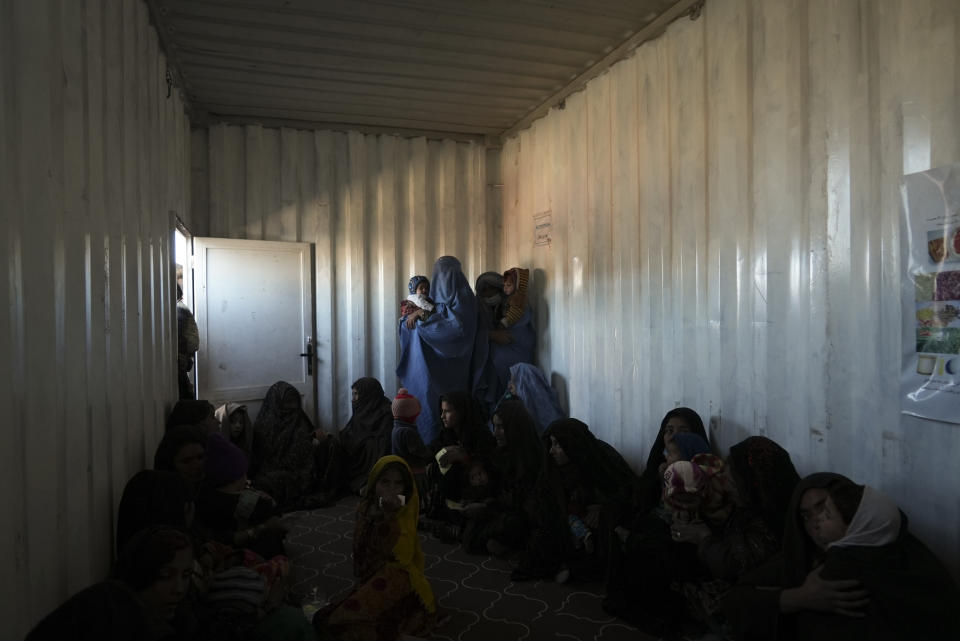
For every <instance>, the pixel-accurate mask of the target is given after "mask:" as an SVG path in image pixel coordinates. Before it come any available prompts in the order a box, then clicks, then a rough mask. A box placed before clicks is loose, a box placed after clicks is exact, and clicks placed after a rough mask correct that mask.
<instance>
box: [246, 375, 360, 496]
mask: <svg viewBox="0 0 960 641" xmlns="http://www.w3.org/2000/svg"><path fill="white" fill-rule="evenodd" d="M284 401H286V403H285V402H284ZM253 430H254V443H253V444H254V447H255V448H256V449H255V451H254V452H253V458H254V459H255V460H257V461H258V462H259V468H258V470H257V475H256V476H255V477H254V479H253V484H254V485H255V486H256V487H258V488H260V489H262V490H264V491H265V492H267V493H268V494H269V495H270V496H272V497H273V498H274V500H276V502H277V504H278V505H279V506H280V508H281V509H282V510H291V509H311V508H314V507H320V506H322V505H325V504H328V503H329V502H330V501H331V500H332V499H334V498H336V494H337V493H338V491H339V483H340V481H341V479H342V474H341V473H340V466H341V464H342V456H341V454H340V449H339V443H338V442H337V440H336V439H335V438H333V437H331V436H328V437H326V438H324V439H322V440H320V441H319V442H317V441H316V438H315V434H314V431H315V430H314V427H313V423H312V422H311V421H310V419H309V417H307V415H306V413H305V412H304V411H303V409H301V407H300V393H299V392H298V391H297V390H296V388H294V387H293V386H292V385H290V384H289V383H285V382H283V381H279V382H277V383H274V384H273V386H271V387H270V389H269V390H267V396H266V398H264V399H263V405H261V406H260V413H259V414H257V420H256V421H255V422H254V425H253Z"/></svg>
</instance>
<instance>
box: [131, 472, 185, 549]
mask: <svg viewBox="0 0 960 641" xmlns="http://www.w3.org/2000/svg"><path fill="white" fill-rule="evenodd" d="M193 516H194V489H193V488H192V487H191V486H190V485H189V484H188V483H187V482H186V481H185V480H184V479H183V478H182V477H181V476H180V475H179V474H177V473H175V472H172V471H159V472H158V471H156V470H143V471H141V472H137V473H136V474H134V475H133V477H132V478H131V479H130V480H129V481H127V485H126V487H124V488H123V496H122V497H121V498H120V507H119V509H118V510H117V553H119V552H120V550H122V549H123V547H124V546H125V545H126V544H127V541H129V540H130V538H131V537H132V536H133V535H134V534H136V533H137V532H139V531H140V530H143V529H146V528H148V527H154V526H158V525H167V526H170V527H175V528H183V529H189V528H190V527H191V525H192V524H193Z"/></svg>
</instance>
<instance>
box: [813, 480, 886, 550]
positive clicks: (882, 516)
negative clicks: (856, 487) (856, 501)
mask: <svg viewBox="0 0 960 641" xmlns="http://www.w3.org/2000/svg"><path fill="white" fill-rule="evenodd" d="M899 536H900V508H898V507H897V504H896V503H894V502H893V499H891V498H890V497H889V496H887V495H886V494H883V493H881V492H880V491H878V490H875V489H873V488H872V487H870V486H869V485H865V486H864V487H863V498H862V499H860V506H859V507H858V508H857V513H856V514H854V515H853V519H851V520H850V525H849V526H848V527H847V533H846V534H845V535H844V536H843V538H842V539H840V540H838V541H834V542H833V543H830V544H829V545H828V546H827V547H828V548H829V547H841V548H846V547H857V546H869V547H879V546H881V545H887V544H889V543H893V542H894V541H896V540H897V538H898V537H899Z"/></svg>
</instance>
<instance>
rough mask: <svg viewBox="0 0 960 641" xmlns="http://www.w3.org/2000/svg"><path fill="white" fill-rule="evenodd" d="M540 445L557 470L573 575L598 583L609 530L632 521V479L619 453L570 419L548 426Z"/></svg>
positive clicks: (636, 480) (633, 484) (611, 532)
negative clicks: (570, 546) (596, 580)
mask: <svg viewBox="0 0 960 641" xmlns="http://www.w3.org/2000/svg"><path fill="white" fill-rule="evenodd" d="M543 444H544V447H546V448H547V449H548V451H549V453H550V456H551V458H552V460H553V462H554V464H555V465H556V466H557V469H558V470H559V471H560V477H561V479H562V481H563V488H564V495H565V501H566V515H567V519H568V521H569V522H570V529H571V532H572V534H573V536H574V539H575V540H574V542H573V545H574V549H575V550H576V551H575V552H574V554H573V557H572V558H571V559H570V561H569V565H570V569H571V571H572V572H573V573H574V575H578V574H579V575H583V576H586V577H593V578H599V576H601V575H602V574H603V572H604V570H605V563H604V559H605V558H606V556H607V553H608V551H609V550H608V547H609V545H608V544H609V542H610V541H611V536H612V535H613V531H614V528H616V527H617V526H619V525H622V524H625V521H626V520H627V519H629V518H631V517H632V513H631V508H632V501H633V497H634V495H635V493H636V486H637V482H638V479H637V476H636V474H634V473H633V470H632V469H630V465H629V464H628V463H627V462H626V461H625V460H624V459H623V457H622V456H621V455H620V453H619V452H618V451H617V450H616V449H614V448H613V447H611V446H610V445H609V444H608V443H605V442H604V441H601V440H600V439H598V438H597V437H595V436H594V435H593V433H591V432H590V428H588V427H587V426H586V424H585V423H583V422H581V421H578V420H577V419H575V418H566V419H561V420H559V421H554V422H553V423H551V424H550V426H549V427H547V429H546V431H545V432H544V433H543Z"/></svg>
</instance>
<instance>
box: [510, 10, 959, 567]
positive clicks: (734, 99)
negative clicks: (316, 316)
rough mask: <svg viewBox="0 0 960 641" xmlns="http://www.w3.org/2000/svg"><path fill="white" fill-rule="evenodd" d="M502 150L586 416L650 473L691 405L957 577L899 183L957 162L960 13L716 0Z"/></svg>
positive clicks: (949, 501)
mask: <svg viewBox="0 0 960 641" xmlns="http://www.w3.org/2000/svg"><path fill="white" fill-rule="evenodd" d="M502 158H503V173H504V183H505V187H504V191H505V193H504V200H505V202H504V214H503V216H504V250H503V251H504V258H505V261H506V262H513V263H519V264H522V265H528V266H530V267H532V268H534V269H535V270H536V271H535V278H536V288H537V289H538V290H539V291H541V292H542V296H541V298H540V300H539V308H538V314H537V317H538V321H539V328H540V343H539V349H540V359H541V363H542V365H543V366H544V368H545V369H546V370H547V371H548V373H549V372H552V373H553V374H554V375H555V377H556V378H557V380H558V381H559V382H560V383H562V386H563V387H565V388H566V389H567V390H568V396H569V404H570V409H571V412H572V414H573V415H575V416H578V417H581V418H583V419H584V420H585V421H587V422H588V423H589V424H590V425H591V427H592V428H593V429H594V430H595V431H596V432H597V433H598V434H599V435H600V436H601V437H602V438H604V439H607V440H609V441H610V442H611V443H613V444H615V445H616V446H618V447H620V448H622V449H623V450H624V451H625V452H626V454H627V455H628V457H629V458H630V460H631V461H632V462H633V463H635V464H637V465H638V466H639V465H640V464H641V461H642V460H643V459H644V457H645V456H646V452H647V450H648V448H649V447H650V444H651V442H652V440H653V438H654V436H655V434H656V429H657V427H658V425H659V420H660V417H662V415H663V414H664V412H665V411H666V410H668V409H670V408H671V407H674V406H675V405H681V404H683V405H690V406H691V407H693V408H695V409H696V410H698V411H699V412H700V413H701V415H702V416H703V417H704V418H705V420H706V419H707V418H709V419H710V421H711V424H712V428H713V435H714V438H715V439H716V441H717V444H718V445H719V447H720V450H721V451H723V452H725V451H726V449H727V448H728V447H729V446H730V445H731V444H733V443H734V442H736V441H738V440H740V439H742V438H744V437H745V436H747V435H750V434H758V433H761V434H767V435H769V436H770V437H772V438H774V439H776V440H777V441H779V442H780V443H782V444H783V445H784V446H785V447H787V448H788V449H789V450H790V452H791V453H792V454H793V456H794V459H795V461H796V463H797V464H798V467H799V469H800V471H801V473H809V472H813V471H815V470H823V469H830V470H835V471H838V472H842V473H846V474H848V475H850V476H852V477H853V478H854V479H857V480H859V481H861V482H867V483H871V484H874V485H877V486H879V487H880V488H882V489H883V490H885V491H887V492H889V493H890V494H892V495H893V496H894V497H896V498H897V499H898V500H900V501H901V504H902V505H903V506H904V508H905V510H906V511H907V513H908V514H909V516H910V518H911V523H912V524H913V526H914V527H915V529H916V530H917V531H919V533H920V534H921V536H922V537H923V538H925V539H926V540H927V541H928V542H929V543H931V544H932V546H933V547H934V548H935V549H936V550H937V551H938V552H939V553H940V554H941V555H942V556H943V557H944V558H945V560H947V561H948V562H949V563H950V564H951V566H952V568H953V570H954V572H957V571H958V568H960V564H958V561H960V536H958V534H960V476H957V474H955V472H954V471H955V470H956V457H957V455H958V453H960V426H957V425H947V424H943V423H935V422H930V421H919V420H916V419H912V418H908V417H902V416H901V415H900V413H899V402H898V385H897V381H898V372H899V368H900V341H901V334H900V327H901V325H900V302H899V300H900V299H899V287H900V276H899V267H898V264H899V258H900V245H899V243H900V232H899V216H900V202H899V196H898V179H899V178H900V176H901V175H902V174H903V173H910V172H915V171H920V170H925V169H928V168H930V167H934V166H938V165H942V164H946V163H949V162H956V161H957V160H960V4H958V3H957V2H955V1H953V0H884V1H883V2H874V1H869V0H863V1H860V2H856V1H852V0H829V1H828V0H707V2H706V5H705V7H704V11H703V15H702V17H701V18H700V19H698V20H696V21H690V20H687V19H681V20H679V21H678V22H676V23H674V24H673V25H672V26H671V27H670V28H669V29H668V31H667V33H666V34H665V35H664V36H663V37H661V38H659V39H657V40H655V41H652V42H649V43H647V44H644V45H643V46H641V47H640V48H639V49H638V50H637V52H636V53H635V54H634V55H633V56H632V57H631V58H630V59H628V60H626V61H624V62H622V63H620V64H618V65H616V66H615V67H613V68H612V69H611V70H610V71H609V72H608V73H607V74H606V75H604V76H602V77H600V78H597V79H595V80H594V81H592V82H591V83H590V84H589V85H588V88H587V89H586V90H585V91H584V92H581V93H579V94H576V95H574V96H572V97H571V98H569V99H567V101H566V104H565V106H564V108H563V109H562V110H561V109H554V110H553V111H552V112H551V113H550V114H549V116H547V117H546V118H544V119H541V120H540V121H537V122H536V123H535V124H534V126H533V127H531V128H530V129H528V130H526V131H524V132H522V134H521V135H520V136H519V137H517V138H513V139H511V140H509V141H508V142H507V144H506V145H505V147H504V150H503V156H502ZM545 211H551V212H552V219H553V243H552V245H551V246H550V247H534V246H533V237H532V232H533V218H532V217H533V216H534V215H535V214H537V213H540V212H545Z"/></svg>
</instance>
